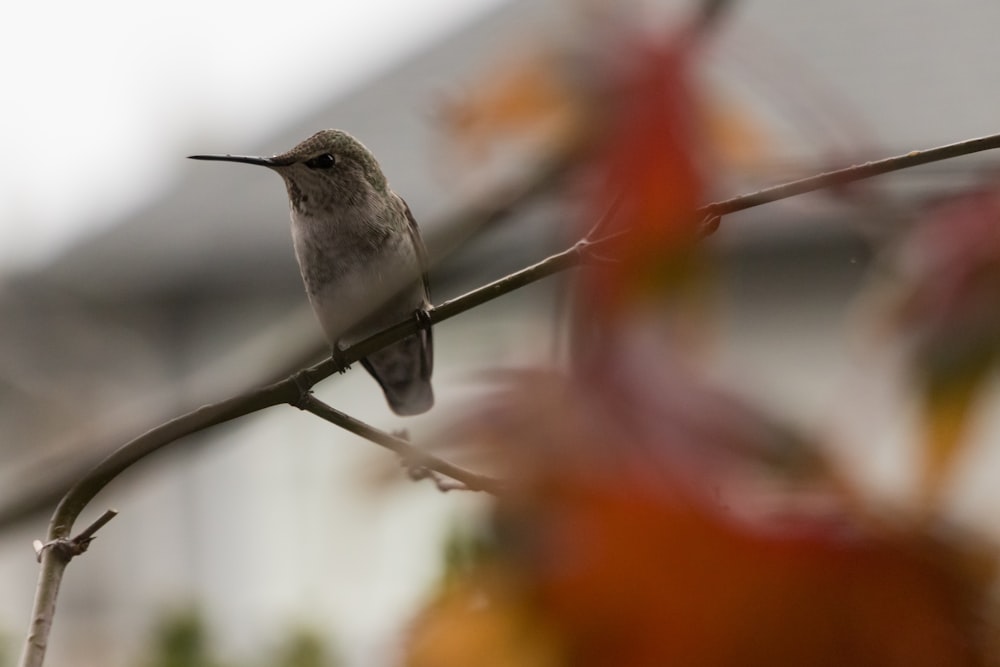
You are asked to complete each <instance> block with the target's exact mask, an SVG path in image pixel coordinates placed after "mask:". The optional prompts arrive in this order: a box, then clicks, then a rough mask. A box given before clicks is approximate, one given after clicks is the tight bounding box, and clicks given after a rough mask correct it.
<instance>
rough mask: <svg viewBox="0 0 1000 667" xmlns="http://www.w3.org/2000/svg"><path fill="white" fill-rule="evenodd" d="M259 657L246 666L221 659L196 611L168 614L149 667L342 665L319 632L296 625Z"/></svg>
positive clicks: (155, 639) (159, 628)
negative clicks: (274, 645)
mask: <svg viewBox="0 0 1000 667" xmlns="http://www.w3.org/2000/svg"><path fill="white" fill-rule="evenodd" d="M259 651H260V653H259V655H260V657H259V658H258V659H256V660H251V661H249V662H247V663H240V662H236V661H233V660H222V659H220V658H218V657H217V654H218V651H217V649H216V648H215V646H214V645H213V641H212V638H211V635H210V633H209V631H208V627H207V624H206V622H205V619H204V617H203V616H202V615H201V614H200V613H199V612H198V611H197V610H196V609H186V610H183V611H176V612H172V613H168V614H166V615H165V616H164V617H163V618H162V619H161V620H160V622H159V623H158V625H157V627H156V628H155V629H154V631H153V634H152V637H151V646H150V649H149V655H148V657H147V658H146V659H145V660H143V661H142V662H141V664H143V665H145V666H147V667H227V666H228V665H237V664H240V665H247V667H256V666H258V665H259V666H260V667H264V666H265V665H266V666H267V667H336V666H337V665H338V664H340V661H339V660H337V659H336V658H335V657H334V656H333V655H332V654H331V652H330V650H329V648H328V646H327V643H326V641H325V640H324V638H323V637H322V636H320V635H319V634H318V633H317V632H315V631H313V630H311V629H309V628H307V627H303V626H295V627H292V628H290V629H289V630H288V632H287V634H286V635H285V636H284V637H283V638H282V639H281V640H280V641H279V642H278V644H277V646H276V647H272V648H270V649H269V648H267V647H263V646H262V647H260V649H259Z"/></svg>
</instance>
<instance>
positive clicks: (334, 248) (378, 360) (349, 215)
mask: <svg viewBox="0 0 1000 667" xmlns="http://www.w3.org/2000/svg"><path fill="white" fill-rule="evenodd" d="M189 157H190V158H191V159H194V160H220V161H224V162H241V163H244V164H255V165H260V166H262V167H267V168H268V169H272V170H274V171H276V172H277V173H278V175H279V176H281V178H282V179H283V180H284V182H285V188H286V189H287V190H288V200H289V204H290V209H291V228H292V242H293V245H294V248H295V257H296V259H297V260H298V263H299V271H300V273H301V274H302V282H303V283H304V284H305V289H306V295H307V296H308V298H309V302H310V304H311V305H312V308H313V312H314V313H315V314H316V318H317V319H318V320H319V323H320V326H321V327H322V328H323V332H324V333H325V334H326V339H327V341H328V342H329V344H330V346H331V348H332V353H333V357H334V359H337V357H338V355H339V353H340V351H341V349H342V348H341V346H348V345H351V344H352V343H355V342H357V341H360V340H363V339H364V338H366V337H368V336H370V335H371V334H374V333H376V332H377V331H379V330H381V329H383V328H385V327H387V326H390V325H392V324H395V323H396V322H398V321H400V320H401V319H404V318H405V317H406V316H407V315H412V314H416V316H417V317H418V318H419V319H421V321H422V322H424V321H426V313H427V309H428V308H429V307H430V288H429V283H428V279H427V265H428V261H427V250H426V248H425V246H424V243H423V240H422V239H421V238H420V231H419V229H418V228H417V223H416V220H414V218H413V214H412V213H411V212H410V207H409V206H407V205H406V202H405V201H403V199H402V197H400V196H399V195H397V194H396V193H395V192H393V191H392V189H391V188H390V187H389V183H388V181H387V179H386V177H385V175H384V174H383V173H382V169H381V167H380V166H379V164H378V161H377V160H376V159H375V156H374V155H373V154H372V153H371V151H369V150H368V149H367V148H365V146H364V145H363V144H362V143H361V142H360V141H358V140H357V139H355V138H354V137H352V136H351V135H350V134H348V133H346V132H344V131H342V130H322V131H320V132H317V133H316V134H314V135H312V136H311V137H309V138H308V139H306V140H304V141H302V142H301V143H299V144H298V145H297V146H295V147H294V148H292V149H291V150H289V151H287V152H285V153H281V154H280V155H274V156H272V157H253V156H245V155H191V156H189ZM361 364H362V365H363V366H364V367H365V369H366V370H367V371H368V372H369V373H370V374H371V376H372V377H373V378H375V380H376V381H377V382H378V383H379V385H380V386H381V387H382V391H383V393H384V394H385V397H386V400H387V402H388V403H389V407H390V408H391V409H392V411H393V412H395V413H396V414H398V415H415V414H420V413H422V412H426V411H427V410H429V409H430V408H431V406H433V405H434V392H433V389H432V388H431V371H432V370H433V367H434V350H433V341H432V338H431V331H430V328H429V327H427V326H425V327H423V328H421V330H420V331H419V332H417V333H415V334H413V335H411V336H408V337H406V338H404V339H402V340H400V341H398V342H396V343H393V344H392V345H389V346H388V347H386V348H384V349H382V350H379V351H378V352H373V353H372V354H370V355H368V356H367V357H366V358H364V359H361Z"/></svg>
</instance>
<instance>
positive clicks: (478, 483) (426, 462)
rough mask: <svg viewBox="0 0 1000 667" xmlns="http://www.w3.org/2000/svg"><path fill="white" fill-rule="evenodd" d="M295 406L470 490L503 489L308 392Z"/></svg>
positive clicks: (485, 478) (414, 465) (413, 466)
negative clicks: (333, 406)
mask: <svg viewBox="0 0 1000 667" xmlns="http://www.w3.org/2000/svg"><path fill="white" fill-rule="evenodd" d="M296 407H298V408H301V409H302V410H305V411H306V412H311V413H312V414H314V415H316V416H317V417H320V418H321V419H325V420H326V421H328V422H330V423H331V424H336V425H337V426H339V427H341V428H343V429H346V430H348V431H350V432H351V433H354V434H355V435H359V436H361V437H362V438H365V439H367V440H370V441H372V442H374V443H375V444H376V445H379V446H381V447H385V448H386V449H388V450H390V451H393V452H395V453H396V454H398V455H399V457H400V458H401V459H403V462H404V463H405V464H406V466H407V467H408V468H425V469H427V470H433V471H435V472H439V473H441V474H443V475H447V476H448V477H451V478H452V479H454V480H458V481H459V482H461V483H462V484H464V485H465V487H466V488H467V489H469V490H470V491H486V492H488V493H492V494H498V493H500V492H501V491H502V490H503V485H502V484H501V483H500V481H498V480H496V479H493V478H492V477H487V476H485V475H479V474H476V473H474V472H470V471H468V470H465V469H464V468H460V467H458V466H456V465H454V464H452V463H449V462H448V461H445V460H443V459H440V458H438V457H436V456H433V455H431V454H428V453H427V452H425V451H422V450H420V449H418V448H417V447H414V446H413V445H411V444H410V443H409V442H407V441H406V440H404V439H403V438H400V437H397V436H395V435H392V434H390V433H386V432H385V431H380V430H379V429H377V428H375V427H374V426H369V425H368V424H366V423H364V422H363V421H360V420H358V419H355V418H354V417H351V416H350V415H346V414H344V413H343V412H341V411H340V410H336V409H334V408H332V407H330V406H329V405H327V404H326V403H324V402H323V401H321V400H319V399H318V398H316V397H315V396H313V395H312V394H307V395H305V396H303V397H302V398H301V399H299V402H298V403H297V404H296Z"/></svg>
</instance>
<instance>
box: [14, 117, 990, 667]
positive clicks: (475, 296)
mask: <svg viewBox="0 0 1000 667" xmlns="http://www.w3.org/2000/svg"><path fill="white" fill-rule="evenodd" d="M997 147H1000V134H996V135H991V136H988V137H981V138H978V139H971V140H968V141H963V142H959V143H956V144H950V145H948V146H942V147H939V148H933V149H929V150H925V151H914V152H911V153H907V154H906V155H901V156H897V157H892V158H887V159H885V160H880V161H877V162H869V163H866V164H863V165H855V166H852V167H847V168H845V169H840V170H837V171H832V172H828V173H824V174H819V175H817V176H813V177H810V178H804V179H800V180H797V181H792V182H790V183H785V184H783V185H778V186H775V187H772V188H766V189H764V190H760V191H758V192H755V193H751V194H747V195H742V196H739V197H734V198H732V199H727V200H724V201H721V202H715V203H713V204H708V205H706V206H704V207H702V208H701V209H700V210H699V213H701V214H702V215H703V217H704V219H705V220H706V221H708V222H706V224H705V231H706V234H708V233H711V232H712V231H714V229H715V227H716V226H717V221H718V218H719V217H721V216H724V215H727V214H730V213H734V212H736V211H742V210H745V209H748V208H752V207H755V206H760V205H762V204H767V203H771V202H774V201H778V200H780V199H786V198H788V197H794V196H797V195H800V194H804V193H806V192H812V191H815V190H819V189H822V188H828V187H833V186H838V185H843V184H845V183H850V182H854V181H859V180H862V179H866V178H871V177H873V176H878V175H881V174H886V173H889V172H892V171H897V170H900V169H906V168H908V167H913V166H917V165H921V164H927V163H929V162H934V161H937V160H945V159H948V158H953V157H958V156H960V155H967V154H970V153H976V152H979V151H985V150H989V149H993V148H997ZM605 241H606V239H601V240H598V241H594V240H589V239H583V240H581V241H579V242H577V243H576V244H574V245H573V246H571V247H569V248H567V249H566V250H563V251H562V252H559V253H556V254H554V255H552V256H550V257H548V258H547V259H545V260H543V261H541V262H538V263H537V264H535V265H533V266H530V267H527V268H525V269H522V270H520V271H517V272H515V273H512V274H510V275H508V276H506V277H504V278H501V279H499V280H496V281H494V282H492V283H489V284H487V285H484V286H482V287H480V288H478V289H475V290H473V291H471V292H468V293H466V294H463V295H462V296H460V297H457V298H455V299H451V300H449V301H446V302H444V303H442V304H441V305H439V306H437V307H436V308H434V309H432V310H431V311H430V313H429V315H428V318H427V320H428V323H429V324H438V323H440V322H443V321H445V320H447V319H449V318H452V317H455V316H456V315H459V314H461V313H464V312H465V311H467V310H470V309H472V308H475V307H476V306H479V305H481V304H483V303H486V302H488V301H491V300H493V299H496V298H498V297H500V296H503V295H504V294H508V293H510V292H513V291H514V290H517V289H519V288H521V287H524V286H525V285H529V284H531V283H534V282H536V281H538V280H541V279H542V278H545V277H548V276H550V275H553V274H555V273H558V272H560V271H564V270H566V269H569V268H572V267H574V266H577V265H579V264H580V263H582V262H583V261H585V260H586V259H587V258H588V256H589V255H590V254H591V253H592V252H593V250H594V249H595V248H596V247H597V246H598V245H599V244H601V243H604V242H605ZM420 326H422V325H421V324H420V323H419V322H418V321H417V320H416V318H408V319H406V320H404V321H402V322H399V323H397V324H395V325H393V326H391V327H388V328H387V329H385V330H383V331H381V332H379V333H377V334H374V335H372V336H370V337H368V338H366V339H365V340H363V341H361V342H359V343H357V344H355V345H352V346H351V347H349V348H347V349H345V350H343V354H342V355H341V357H342V359H341V360H342V361H345V362H348V363H350V362H352V361H357V360H359V359H361V358H363V357H365V356H367V355H369V354H371V353H372V352H375V351H377V350H379V349H381V348H383V347H385V346H386V345H389V344H391V343H393V342H396V341H398V340H401V339H403V338H405V337H406V336H408V335H411V334H413V333H415V332H416V331H417V330H418V329H419V328H420ZM336 370H337V367H336V364H335V362H333V361H332V360H326V361H323V362H321V363H319V364H316V365H315V366H312V367H311V368H307V369H304V370H302V371H299V372H298V373H295V374H294V375H292V376H290V377H288V378H286V379H284V380H281V381H279V382H275V383H273V384H270V385H268V386H265V387H262V388H260V389H255V390H252V391H249V392H246V393H243V394H240V395H238V396H235V397H232V398H230V399H227V400H224V401H220V402H218V403H213V404H210V405H206V406H203V407H200V408H198V409H196V410H193V411H191V412H188V413H187V414H184V415H180V416H178V417H176V418H174V419H172V420H170V421H168V422H166V423H164V424H161V425H160V426H157V427H155V428H153V429H151V430H150V431H147V432H146V433H144V434H142V435H140V436H138V437H137V438H135V439H133V440H131V441H129V442H127V443H126V444H124V445H122V446H121V447H120V448H119V449H117V450H116V451H114V452H113V453H112V454H110V455H109V456H108V457H107V458H105V459H104V460H103V461H102V462H101V463H99V464H98V465H97V466H95V467H94V468H93V469H92V470H91V471H90V472H89V473H88V474H86V475H85V476H84V477H82V478H81V479H80V480H79V481H78V482H77V483H76V484H74V485H73V487H72V488H70V490H69V491H68V492H67V493H66V495H65V496H64V497H63V498H62V500H61V502H60V503H59V505H58V507H57V508H56V510H55V512H54V513H53V516H52V519H51V521H50V523H49V531H48V539H49V540H50V541H52V540H58V539H65V538H66V536H67V535H68V534H69V533H70V531H71V530H72V527H73V523H74V522H75V521H76V518H77V517H78V516H79V514H80V512H81V511H82V510H83V508H84V507H86V505H87V504H88V503H89V502H90V501H91V500H92V499H93V498H94V496H95V495H96V494H97V493H98V492H99V491H100V490H101V489H103V488H104V487H105V486H106V485H107V484H108V483H109V482H110V481H111V480H112V479H114V478H115V477H116V476H117V475H119V474H121V473H122V472H123V471H124V470H126V469H127V468H128V467H129V466H131V465H132V464H133V463H135V462H137V461H139V460H141V459H142V458H144V457H146V456H148V455H149V454H151V453H153V452H155V451H157V450H159V449H160V448H162V447H164V446H166V445H168V444H170V443H172V442H175V441H177V440H179V439H181V438H183V437H185V436H187V435H190V434H192V433H195V432H198V431H202V430H205V429H207V428H210V427H212V426H215V425H217V424H221V423H223V422H226V421H229V420H232V419H236V418H238V417H242V416H244V415H247V414H250V413H252V412H256V411H258V410H263V409H265V408H268V407H271V406H273V405H279V404H282V403H287V404H290V405H297V406H300V407H301V406H308V408H314V409H315V411H316V414H318V415H319V416H321V417H323V418H324V419H328V420H329V421H331V422H333V423H337V424H338V425H341V426H343V427H344V428H348V430H351V431H352V432H354V433H358V434H359V435H363V437H366V438H369V439H371V440H373V441H375V442H378V444H380V445H382V446H385V447H388V448H389V449H391V450H392V451H394V452H396V453H397V454H400V455H403V456H405V457H409V458H408V459H407V460H408V462H409V461H412V462H413V463H414V464H415V465H417V466H424V467H426V468H428V469H431V470H435V471H437V472H440V473H442V474H445V475H448V476H449V477H452V478H454V479H456V480H458V481H460V482H462V483H463V484H465V485H466V486H468V487H469V488H479V489H482V490H486V491H491V492H496V491H497V490H499V489H498V487H497V486H496V484H497V483H496V481H495V480H492V479H491V478H487V477H482V476H479V475H475V474H473V473H469V472H468V471H465V470H463V469H461V468H457V467H455V466H452V465H451V464H449V463H448V462H446V461H442V460H440V459H436V458H435V457H429V456H428V455H427V454H425V453H423V452H420V451H419V450H417V449H415V448H413V447H412V446H411V445H410V444H409V443H407V442H406V441H405V440H402V439H399V438H395V437H394V436H389V435H387V434H385V433H383V432H381V431H378V430H377V429H373V428H371V427H369V426H367V425H366V424H363V423H362V422H358V421H357V420H354V419H352V418H350V417H348V416H347V415H344V414H343V413H339V412H337V411H336V410H333V409H332V408H330V407H329V406H326V405H325V404H323V403H322V402H320V401H317V400H315V399H313V398H312V397H311V396H309V395H308V394H304V393H303V392H304V391H305V390H306V389H308V388H309V387H311V386H313V385H314V384H316V383H317V382H319V381H320V380H322V379H324V378H326V377H328V376H329V375H331V374H332V373H333V372H335V371H336ZM308 408H307V409H308ZM310 411H313V410H310ZM102 525H103V524H102ZM98 527H99V526H98ZM88 530H89V529H88ZM95 530H96V528H95ZM84 532H86V531H84ZM68 562H69V559H68V558H67V557H66V555H65V554H63V553H62V550H58V549H43V550H42V566H41V568H40V571H39V579H38V587H37V589H36V593H35V603H34V607H33V610H32V620H31V628H30V630H29V634H28V637H27V639H26V642H25V648H24V652H23V653H22V655H21V662H20V665H21V667H41V665H42V662H43V660H44V657H45V650H46V646H47V643H48V636H49V632H50V630H51V625H52V619H53V615H54V613H55V604H56V599H57V597H58V592H59V585H60V582H61V580H62V576H63V572H64V571H65V567H66V565H67V564H68Z"/></svg>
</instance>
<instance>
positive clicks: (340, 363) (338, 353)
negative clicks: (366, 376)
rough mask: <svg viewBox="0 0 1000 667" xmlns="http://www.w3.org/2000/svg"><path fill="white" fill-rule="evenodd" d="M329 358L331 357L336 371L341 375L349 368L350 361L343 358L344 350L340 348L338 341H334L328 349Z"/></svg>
mask: <svg viewBox="0 0 1000 667" xmlns="http://www.w3.org/2000/svg"><path fill="white" fill-rule="evenodd" d="M330 358H331V359H333V365H334V368H335V369H336V372H338V373H340V374H341V375H343V374H344V373H346V372H347V371H348V370H349V369H350V368H351V362H349V361H347V359H345V358H344V351H343V350H342V349H340V343H334V344H333V348H332V349H331V350H330Z"/></svg>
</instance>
